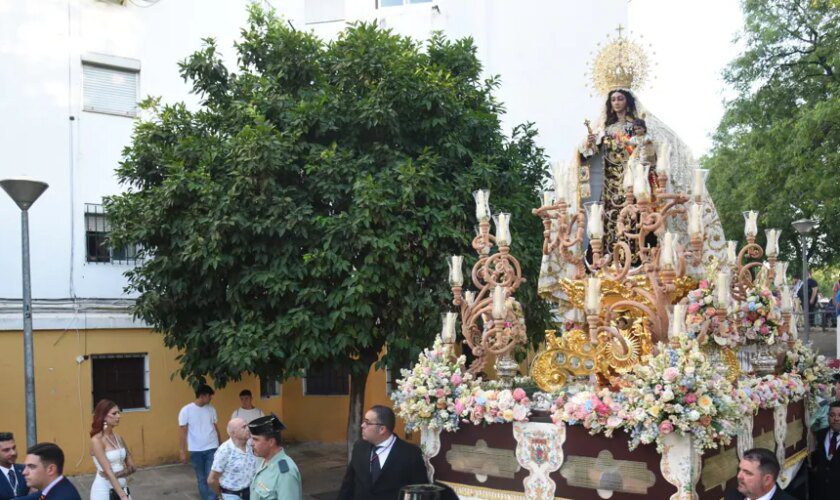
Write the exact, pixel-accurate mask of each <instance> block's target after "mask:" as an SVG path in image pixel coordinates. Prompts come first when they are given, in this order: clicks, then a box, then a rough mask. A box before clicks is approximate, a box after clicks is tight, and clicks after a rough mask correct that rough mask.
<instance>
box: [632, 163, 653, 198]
mask: <svg viewBox="0 0 840 500" xmlns="http://www.w3.org/2000/svg"><path fill="white" fill-rule="evenodd" d="M649 168H650V167H649V166H648V165H642V164H641V163H637V164H636V175H635V176H634V177H633V195H634V196H635V197H636V199H637V200H642V201H648V200H650V183H649V182H648V170H649Z"/></svg>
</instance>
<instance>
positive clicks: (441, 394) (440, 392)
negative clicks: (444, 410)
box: [435, 389, 446, 398]
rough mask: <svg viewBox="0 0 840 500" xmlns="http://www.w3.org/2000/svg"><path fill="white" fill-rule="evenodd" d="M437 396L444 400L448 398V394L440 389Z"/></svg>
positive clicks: (436, 393) (436, 392)
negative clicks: (445, 397)
mask: <svg viewBox="0 0 840 500" xmlns="http://www.w3.org/2000/svg"><path fill="white" fill-rule="evenodd" d="M435 396H437V397H439V398H442V397H444V396H446V393H445V392H444V391H443V389H438V390H437V391H435Z"/></svg>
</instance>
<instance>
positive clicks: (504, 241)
mask: <svg viewBox="0 0 840 500" xmlns="http://www.w3.org/2000/svg"><path fill="white" fill-rule="evenodd" d="M494 219H495V222H496V244H497V245H499V246H500V247H504V246H509V245H510V214H509V213H507V212H499V215H497V216H496V217H494Z"/></svg>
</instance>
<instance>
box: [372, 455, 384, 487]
mask: <svg viewBox="0 0 840 500" xmlns="http://www.w3.org/2000/svg"><path fill="white" fill-rule="evenodd" d="M379 448H381V446H374V447H373V450H371V452H370V479H371V483H375V482H376V480H377V479H379V474H380V473H382V465H381V464H380V463H379V453H377V450H379Z"/></svg>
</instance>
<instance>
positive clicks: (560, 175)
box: [551, 161, 569, 201]
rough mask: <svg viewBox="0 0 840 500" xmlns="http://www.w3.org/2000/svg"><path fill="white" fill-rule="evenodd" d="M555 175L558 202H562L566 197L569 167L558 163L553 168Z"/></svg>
mask: <svg viewBox="0 0 840 500" xmlns="http://www.w3.org/2000/svg"><path fill="white" fill-rule="evenodd" d="M551 170H552V174H553V175H554V192H555V193H557V200H558V201H561V200H563V199H565V197H566V183H567V182H568V179H569V173H568V170H569V169H568V167H566V165H565V164H563V163H560V162H559V161H556V162H554V163H553V164H552V166H551Z"/></svg>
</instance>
